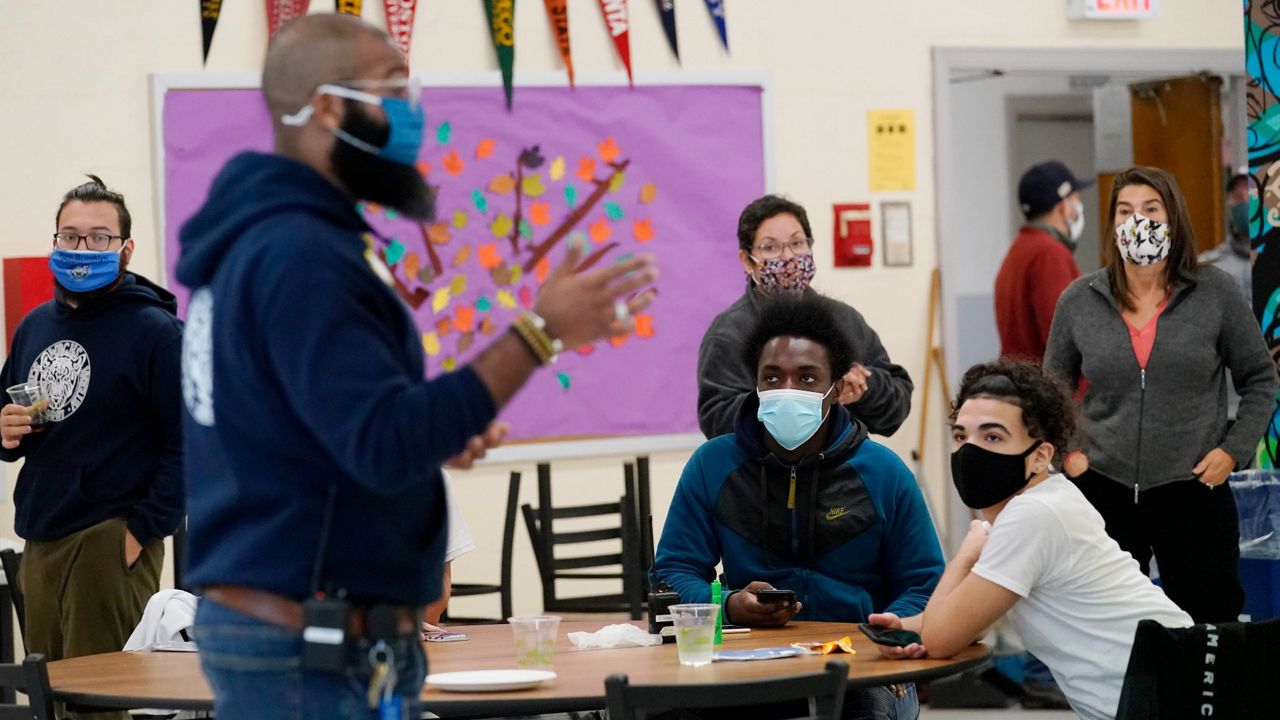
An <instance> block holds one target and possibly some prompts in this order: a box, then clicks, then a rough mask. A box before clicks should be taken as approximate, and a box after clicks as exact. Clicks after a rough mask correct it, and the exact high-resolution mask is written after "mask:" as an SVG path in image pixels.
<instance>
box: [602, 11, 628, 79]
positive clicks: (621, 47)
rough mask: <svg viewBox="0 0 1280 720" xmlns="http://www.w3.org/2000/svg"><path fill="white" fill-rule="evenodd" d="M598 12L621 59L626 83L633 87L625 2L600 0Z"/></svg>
mask: <svg viewBox="0 0 1280 720" xmlns="http://www.w3.org/2000/svg"><path fill="white" fill-rule="evenodd" d="M600 12H601V13H602V14H603V15H604V24H605V25H606V26H608V28H609V35H610V36H612V37H613V46H614V48H616V49H617V51H618V57H619V58H621V59H622V66H623V67H625V68H626V69H627V83H628V84H630V85H632V86H634V85H635V80H634V79H633V78H632V77H631V18H630V15H628V14H627V0H600Z"/></svg>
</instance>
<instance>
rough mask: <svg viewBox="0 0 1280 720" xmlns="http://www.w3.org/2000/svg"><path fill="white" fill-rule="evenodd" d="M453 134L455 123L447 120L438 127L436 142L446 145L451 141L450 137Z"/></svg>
mask: <svg viewBox="0 0 1280 720" xmlns="http://www.w3.org/2000/svg"><path fill="white" fill-rule="evenodd" d="M452 136H453V125H452V124H451V123H450V122H449V121H448V120H445V121H444V122H442V123H440V125H439V127H437V128H436V142H438V143H440V144H441V145H444V144H445V143H447V142H449V138H450V137H452Z"/></svg>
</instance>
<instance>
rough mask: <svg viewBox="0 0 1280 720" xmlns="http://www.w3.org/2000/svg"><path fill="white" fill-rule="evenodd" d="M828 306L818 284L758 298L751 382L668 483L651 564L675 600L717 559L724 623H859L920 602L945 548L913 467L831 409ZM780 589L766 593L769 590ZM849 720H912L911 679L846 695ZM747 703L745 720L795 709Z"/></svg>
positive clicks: (836, 377)
mask: <svg viewBox="0 0 1280 720" xmlns="http://www.w3.org/2000/svg"><path fill="white" fill-rule="evenodd" d="M836 307H837V306H836V303H835V302H834V301H831V300H829V299H827V298H824V297H822V296H821V295H818V294H816V293H809V294H806V295H804V296H802V297H799V298H780V299H777V300H774V301H772V302H770V303H768V304H766V305H765V306H764V307H763V308H762V309H761V311H760V317H759V319H758V320H757V321H756V324H755V325H754V326H753V327H752V328H751V329H750V330H748V331H747V333H746V334H745V335H744V337H743V338H742V347H743V350H742V358H741V360H742V362H743V364H744V365H746V366H747V367H750V368H753V385H754V389H753V391H752V392H751V393H750V394H749V395H748V396H747V397H746V399H745V400H744V401H743V403H742V404H741V408H740V409H739V412H738V416H737V418H736V421H735V426H734V432H733V434H731V435H723V436H720V437H717V438H714V439H712V440H708V441H707V442H705V443H703V444H702V446H701V447H699V448H698V450H697V451H696V452H694V454H693V457H692V458H690V459H689V462H688V463H687V464H686V465H685V467H684V472H683V473H682V474H681V476H680V482H679V483H678V484H677V486H676V491H675V495H674V496H673V497H672V500H671V506H670V508H669V509H668V511H667V519H666V522H665V523H663V527H662V538H661V540H660V541H659V543H658V549H657V555H656V559H655V563H654V565H655V568H656V570H657V574H658V577H659V578H660V579H661V580H663V581H665V582H666V583H668V584H670V585H671V587H672V589H674V590H675V591H676V592H677V593H679V595H680V601H681V602H686V603H705V602H708V601H709V600H710V598H711V589H710V585H709V583H710V581H711V580H712V579H713V578H714V577H715V572H716V571H715V568H716V566H717V565H722V566H723V568H724V582H723V584H724V586H725V587H726V588H727V589H728V592H727V594H725V596H724V606H723V608H724V613H723V618H724V622H726V623H736V624H738V625H746V626H748V627H779V626H782V625H785V624H786V623H787V622H788V621H790V620H791V619H792V618H795V619H797V620H817V621H824V622H845V623H856V622H865V621H866V620H867V619H868V618H869V617H870V616H871V614H872V613H884V612H889V613H894V614H895V615H901V614H902V613H903V612H907V613H908V614H910V615H915V614H918V613H919V612H920V611H922V610H924V607H925V603H926V602H927V601H928V599H929V595H930V593H932V592H933V589H934V586H935V585H937V583H938V579H939V578H940V577H941V575H942V569H943V562H942V548H941V547H940V546H939V543H938V536H937V534H936V533H935V532H934V529H933V523H932V521H931V520H930V519H929V512H928V510H927V509H926V507H925V502H924V496H923V495H922V494H921V492H920V488H919V487H918V486H917V485H916V479H915V476H913V475H912V474H911V471H910V470H908V469H907V466H906V465H905V464H903V462H902V460H901V459H899V458H898V456H897V455H895V454H894V453H893V451H891V450H889V449H888V448H886V447H885V446H883V445H881V444H879V443H877V442H875V441H874V440H870V439H868V437H867V428H866V425H865V424H863V423H862V422H861V421H859V420H858V419H857V418H855V417H853V415H852V414H851V413H850V412H849V411H848V410H847V409H846V408H845V407H844V405H842V404H840V402H839V401H838V400H837V398H836V396H835V393H836V388H837V386H838V384H839V381H840V376H841V372H843V370H844V369H845V368H848V367H849V366H850V364H852V362H853V347H852V346H851V345H850V343H849V341H848V339H847V338H846V337H845V334H844V333H843V332H842V331H841V328H840V326H839V324H838V322H837V320H836V317H837V312H838V311H837V309H836ZM775 590H783V591H791V593H793V594H790V595H789V596H787V597H782V598H778V599H775V596H777V595H778V593H776V592H774V593H770V592H765V591H775ZM844 708H845V714H844V717H845V718H846V719H850V718H851V719H855V720H880V719H882V718H890V719H892V718H897V719H899V720H912V719H913V718H915V717H916V715H917V713H918V711H919V705H918V703H917V700H916V696H915V689H914V687H913V686H905V687H904V686H898V687H893V688H888V687H876V688H861V689H854V690H850V691H849V692H848V693H847V694H846V696H845V704H844ZM777 711H778V712H776V713H775V712H773V709H771V708H770V709H765V708H759V707H757V708H752V711H751V712H750V713H748V715H749V716H750V717H752V718H767V717H795V716H796V715H797V714H802V713H803V709H800V711H799V712H797V708H787V707H782V708H777Z"/></svg>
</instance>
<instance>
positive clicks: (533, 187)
mask: <svg viewBox="0 0 1280 720" xmlns="http://www.w3.org/2000/svg"><path fill="white" fill-rule="evenodd" d="M520 190H521V191H522V192H524V194H525V195H528V196H529V197H541V196H542V193H544V192H546V191H547V187H546V186H545V185H543V184H542V173H532V174H530V175H525V176H524V179H523V180H521V181H520Z"/></svg>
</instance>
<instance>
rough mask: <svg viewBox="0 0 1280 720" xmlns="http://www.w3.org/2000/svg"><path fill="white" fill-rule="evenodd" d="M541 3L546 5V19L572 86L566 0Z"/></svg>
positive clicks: (571, 61)
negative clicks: (549, 23)
mask: <svg viewBox="0 0 1280 720" xmlns="http://www.w3.org/2000/svg"><path fill="white" fill-rule="evenodd" d="M542 4H543V5H545V6H546V7H547V20H549V21H550V22H551V32H552V34H554V35H555V37H556V46H557V47H559V48H560V59H561V60H562V61H564V69H565V70H567V71H569V87H574V84H573V53H572V52H571V51H570V50H569V8H568V7H567V5H568V0H542Z"/></svg>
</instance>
